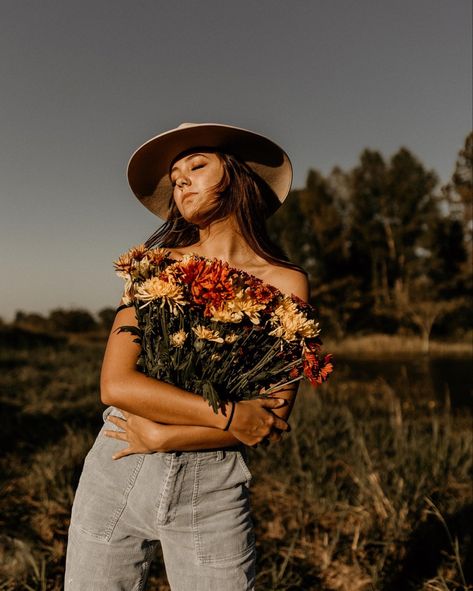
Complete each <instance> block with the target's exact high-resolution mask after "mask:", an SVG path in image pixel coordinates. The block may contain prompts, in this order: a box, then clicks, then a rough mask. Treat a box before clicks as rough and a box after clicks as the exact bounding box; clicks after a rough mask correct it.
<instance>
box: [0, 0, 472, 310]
mask: <svg viewBox="0 0 473 591" xmlns="http://www.w3.org/2000/svg"><path fill="white" fill-rule="evenodd" d="M471 11H472V8H471V2H470V1H469V0H396V1H393V0H357V2H353V1H352V0H291V1H289V0H238V1H233V2H230V1H227V0H199V1H198V2H196V1H195V0H173V2H169V1H164V0H135V1H131V0H126V1H125V0H93V1H92V0H80V1H79V0H75V1H72V0H42V1H41V2H37V1H36V0H0V80H1V82H2V84H1V86H2V90H1V92H0V125H1V127H0V129H1V133H0V166H1V174H0V205H1V210H0V211H1V215H0V248H1V257H0V272H1V278H2V279H1V282H0V302H1V308H0V316H1V317H2V318H3V319H4V320H6V321H10V320H11V319H12V318H13V317H14V314H15V311H17V310H23V311H26V312H39V313H42V314H47V313H49V311H51V310H52V309H54V308H57V307H62V308H66V309H71V308H79V307H80V308H86V309H88V310H90V311H91V312H93V313H95V312H97V311H98V310H100V309H102V308H104V307H108V306H115V305H117V303H118V301H119V299H120V294H121V291H122V280H120V279H119V278H117V277H116V276H115V273H114V270H113V265H112V261H113V260H115V259H116V258H118V256H119V255H120V254H121V253H123V252H124V251H126V250H128V248H130V247H131V246H132V245H135V244H138V243H140V242H143V241H144V240H145V239H146V238H147V237H148V236H149V235H150V234H151V233H152V232H153V231H154V230H155V229H156V228H157V227H158V225H159V223H160V222H159V219H158V218H156V217H155V216H153V214H151V213H150V212H149V211H148V210H147V209H145V208H144V207H143V206H142V205H141V204H140V203H139V202H138V200H137V199H136V198H135V197H134V195H133V194H132V193H131V191H130V189H129V187H128V184H127V181H126V165H127V162H128V159H129V157H130V155H131V154H132V152H133V151H134V150H135V149H136V148H137V147H138V146H140V145H141V144H142V143H143V142H145V141H146V140H147V139H149V138H150V137H152V136H154V135H157V134H159V133H161V132H163V131H166V130H169V129H172V128H175V127H177V126H178V125H179V124H180V123H182V122H196V123H205V122H216V123H225V124H228V125H236V126H238V127H243V128H246V129H251V130H253V131H256V132H258V133H261V134H263V135H266V136H268V137H270V138H271V139H273V140H274V141H276V142H277V143H278V144H280V145H281V146H282V147H283V148H284V149H285V150H286V152H287V153H288V154H289V156H290V158H291V160H292V163H293V166H294V181H293V188H298V187H302V186H303V185H304V183H305V179H306V176H307V173H308V170H309V169H310V168H313V169H316V170H319V171H320V172H321V173H322V174H329V172H330V171H331V170H332V168H333V167H334V166H340V167H341V168H342V169H344V170H349V169H351V168H352V167H354V166H355V165H356V164H357V162H358V159H359V156H360V153H361V152H362V150H363V149H365V148H370V149H376V150H380V151H381V153H382V154H383V155H384V156H385V158H386V159H389V158H390V157H391V156H392V155H393V154H394V153H395V152H396V151H397V150H398V149H399V148H400V147H401V146H405V147H407V148H408V149H409V150H411V151H412V152H413V153H414V154H415V155H416V156H417V157H418V158H419V159H420V160H421V162H422V163H423V164H424V166H425V167H426V168H427V169H429V170H431V169H433V170H435V171H436V173H437V174H438V176H439V177H440V184H443V183H446V182H447V181H448V180H449V179H450V177H451V175H452V173H453V170H454V166H455V161H456V158H457V155H458V152H459V150H460V149H461V148H462V147H463V144H464V141H465V137H466V135H467V134H468V132H469V131H470V130H471V128H472V115H471V104H472V79H471V76H472V75H471V72H472V63H471V62H472V58H471V46H472V25H471V22H472V18H471V17H472V15H471Z"/></svg>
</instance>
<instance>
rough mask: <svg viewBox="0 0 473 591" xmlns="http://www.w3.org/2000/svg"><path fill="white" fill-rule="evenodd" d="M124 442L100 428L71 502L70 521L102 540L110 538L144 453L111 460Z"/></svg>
mask: <svg viewBox="0 0 473 591" xmlns="http://www.w3.org/2000/svg"><path fill="white" fill-rule="evenodd" d="M120 447H123V442H120V441H118V440H116V439H111V438H108V437H107V436H105V435H103V433H102V432H101V433H100V434H99V436H98V437H97V439H96V441H95V443H94V445H93V446H92V449H91V450H90V452H89V453H88V455H87V457H86V459H85V461H84V467H83V470H82V474H81V477H80V480H79V485H78V487H77V491H76V495H75V498H74V504H73V506H72V514H71V525H73V526H76V527H78V528H79V529H81V530H82V531H83V532H85V533H87V534H89V535H91V536H93V537H95V538H97V539H100V540H105V541H109V540H110V538H111V536H112V534H113V531H114V529H115V527H116V525H117V523H118V521H119V519H120V516H121V515H122V513H123V511H124V509H125V507H126V504H127V500H128V495H129V494H130V492H131V490H132V488H133V486H134V484H135V482H136V479H137V477H138V474H139V472H140V469H141V466H142V464H143V461H144V456H143V455H141V454H134V455H130V456H126V457H124V458H120V459H119V460H112V455H113V453H115V452H116V451H118V449H120Z"/></svg>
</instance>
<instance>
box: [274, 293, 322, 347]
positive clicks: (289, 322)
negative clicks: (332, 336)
mask: <svg viewBox="0 0 473 591" xmlns="http://www.w3.org/2000/svg"><path fill="white" fill-rule="evenodd" d="M271 324H273V325H275V328H274V329H273V330H272V331H271V332H270V333H269V334H270V335H273V336H275V337H278V338H283V339H284V340H285V341H293V340H295V339H296V338H297V337H298V336H299V337H302V338H315V337H317V336H318V335H319V333H320V330H319V324H318V323H317V322H315V320H312V319H308V318H307V316H306V314H305V313H304V312H302V311H300V309H299V307H298V305H297V303H296V302H295V301H294V300H293V298H291V297H289V296H284V297H283V299H282V301H281V303H280V304H279V305H278V306H277V307H276V309H275V310H274V313H273V316H272V318H271Z"/></svg>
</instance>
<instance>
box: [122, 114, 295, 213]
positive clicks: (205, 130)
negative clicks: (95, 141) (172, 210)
mask: <svg viewBox="0 0 473 591" xmlns="http://www.w3.org/2000/svg"><path fill="white" fill-rule="evenodd" d="M194 147H195V148H197V147H198V148H204V147H208V148H213V149H218V150H221V151H222V152H227V153H231V154H234V155H235V156H236V157H237V158H239V159H240V160H242V161H243V162H245V163H246V164H247V165H248V166H249V167H250V168H251V169H252V170H253V171H254V172H255V173H256V174H257V175H258V176H260V177H261V179H262V180H263V181H264V182H265V183H266V184H267V185H268V187H269V188H270V189H271V190H272V192H273V193H274V195H275V197H276V198H277V201H278V202H279V204H281V203H282V202H283V201H284V199H285V198H286V197H287V194H288V193H289V190H290V188H291V183H292V165H291V161H290V159H289V157H288V155H287V154H286V152H285V151H284V150H283V149H282V148H280V147H279V146H278V145H277V144H276V143H274V142H273V141H271V140H270V139H268V138H266V137H265V136H262V135H260V134H257V133H254V132H253V131H249V130H247V129H242V128H239V127H233V126H230V125H222V124H217V123H198V124H189V126H186V127H184V126H181V127H178V128H176V129H172V130H170V131H167V132H165V133H162V134H160V135H157V136H156V137H153V138H151V139H150V140H148V141H147V142H145V143H144V144H143V145H142V146H140V147H139V148H138V149H137V150H136V151H135V152H134V153H133V155H132V156H131V158H130V161H129V162H128V168H127V176H128V182H129V185H130V187H131V190H132V191H133V193H134V194H135V195H136V197H137V198H138V199H139V200H140V201H141V203H142V204H143V205H144V206H145V207H147V208H148V209H149V210H150V211H152V212H153V213H154V214H156V215H158V216H159V217H161V218H162V219H167V216H168V206H169V199H170V197H171V195H172V185H171V180H170V178H169V169H170V167H171V163H172V161H173V160H174V159H175V157H176V156H178V155H179V154H181V153H182V152H185V151H187V150H189V149H192V148H194Z"/></svg>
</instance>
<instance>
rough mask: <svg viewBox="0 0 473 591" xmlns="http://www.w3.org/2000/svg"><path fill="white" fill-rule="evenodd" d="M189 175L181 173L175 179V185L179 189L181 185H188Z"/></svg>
mask: <svg viewBox="0 0 473 591" xmlns="http://www.w3.org/2000/svg"><path fill="white" fill-rule="evenodd" d="M189 182H190V181H189V177H187V176H185V175H183V174H181V175H180V176H179V177H178V178H177V179H176V186H177V187H179V189H182V187H184V186H186V185H189Z"/></svg>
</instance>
